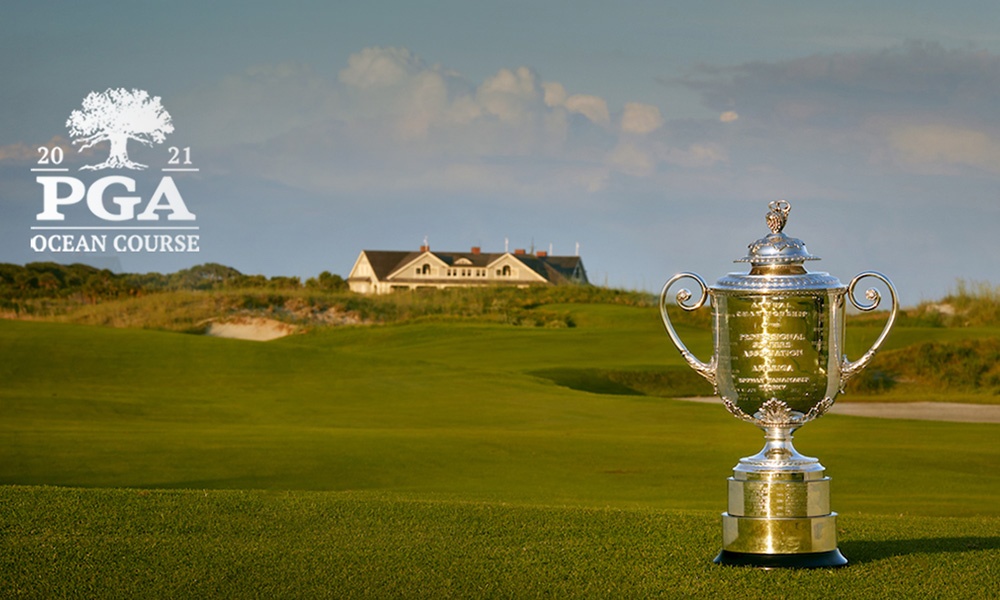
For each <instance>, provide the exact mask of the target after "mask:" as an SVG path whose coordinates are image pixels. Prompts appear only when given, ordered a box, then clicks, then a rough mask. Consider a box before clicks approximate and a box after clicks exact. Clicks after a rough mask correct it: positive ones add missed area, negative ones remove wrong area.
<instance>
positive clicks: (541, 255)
mask: <svg viewBox="0 0 1000 600" xmlns="http://www.w3.org/2000/svg"><path fill="white" fill-rule="evenodd" d="M548 255H549V253H548V252H546V251H545V250H539V251H538V252H535V256H537V257H538V258H545V257H546V256H548Z"/></svg>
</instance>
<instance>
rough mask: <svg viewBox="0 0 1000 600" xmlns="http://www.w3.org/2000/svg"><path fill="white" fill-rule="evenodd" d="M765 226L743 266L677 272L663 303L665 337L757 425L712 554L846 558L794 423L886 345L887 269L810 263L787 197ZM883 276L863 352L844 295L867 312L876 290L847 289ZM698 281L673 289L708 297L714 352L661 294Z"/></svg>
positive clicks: (773, 207)
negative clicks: (697, 348)
mask: <svg viewBox="0 0 1000 600" xmlns="http://www.w3.org/2000/svg"><path fill="white" fill-rule="evenodd" d="M769 208H770V211H769V212H768V213H767V216H766V218H767V224H768V227H769V228H770V230H771V233H770V234H768V235H767V236H765V237H763V238H761V239H759V240H757V241H756V242H753V243H752V244H750V246H749V252H748V254H747V256H745V257H744V258H742V259H739V260H738V261H737V262H747V263H750V271H749V273H730V274H728V275H726V276H725V277H722V278H721V279H719V280H718V282H716V283H715V285H712V286H708V285H706V283H705V281H704V280H703V279H702V278H701V277H700V276H698V275H697V274H695V273H678V274H677V275H674V276H673V277H672V278H670V280H669V281H667V283H666V284H665V285H664V286H663V291H662V292H661V294H660V313H661V315H662V317H663V323H664V325H665V327H666V330H667V333H668V334H669V336H670V339H671V340H672V341H673V343H674V345H676V346H677V349H678V350H680V352H681V355H682V356H683V357H684V359H685V360H686V361H687V363H688V365H690V366H691V368H693V369H694V370H695V371H697V372H698V373H699V374H700V375H702V376H703V377H705V379H707V380H708V381H710V382H711V383H712V384H713V385H714V386H715V391H716V394H717V395H718V396H719V397H720V398H721V399H722V402H723V404H724V405H725V406H726V408H727V409H729V412H731V413H732V414H733V415H734V416H736V417H737V418H739V419H741V420H743V421H746V422H748V423H753V424H754V425H757V426H758V427H760V428H761V429H762V430H763V431H764V447H763V449H761V451H760V452H758V453H757V454H755V455H753V456H748V457H745V458H742V459H740V461H739V464H737V465H736V467H735V468H734V469H733V476H732V477H730V478H729V504H728V510H727V511H726V512H725V513H723V514H722V551H721V552H720V553H719V555H718V556H717V557H716V558H715V562H716V563H719V564H725V565H752V566H758V567H767V568H774V567H838V566H843V565H846V564H847V559H846V558H844V556H843V555H842V554H841V553H840V550H838V549H837V528H836V518H837V513H835V512H832V511H831V510H830V478H829V477H827V476H826V474H825V469H824V467H823V465H821V464H820V463H819V461H818V460H817V459H815V458H810V457H807V456H803V455H801V454H799V453H798V452H797V451H796V450H795V447H794V446H793V445H792V434H793V433H794V432H795V430H796V429H798V428H799V427H802V425H804V424H806V423H808V422H809V421H812V420H813V419H817V418H819V417H820V416H822V415H823V413H825V412H826V411H827V410H829V408H830V407H831V406H832V405H833V402H834V399H835V398H836V396H837V394H838V393H840V392H841V391H843V388H844V385H845V383H846V382H847V380H848V379H850V378H851V377H852V376H853V375H855V374H857V373H858V372H859V371H861V370H862V369H863V368H864V367H865V366H866V365H867V364H868V363H869V362H870V361H871V359H872V357H873V356H874V354H875V352H876V350H878V348H879V347H880V346H881V345H882V342H883V341H884V340H885V338H886V336H887V335H888V333H889V329H890V328H891V327H892V324H893V322H894V321H895V318H896V313H897V311H898V301H897V298H896V291H895V289H894V288H893V286H892V283H891V282H890V281H889V280H888V279H887V278H886V277H885V276H884V275H882V274H880V273H877V272H874V271H867V272H864V273H861V274H859V275H858V276H856V277H855V278H854V279H852V280H851V282H850V284H849V285H847V286H844V285H843V284H841V283H840V281H838V280H837V278H836V277H832V276H830V275H829V274H827V273H820V272H809V271H807V270H806V269H805V267H804V266H803V265H804V263H805V261H809V260H818V257H816V256H813V255H811V254H809V252H808V251H807V250H806V246H805V244H804V243H803V242H802V241H801V240H798V239H795V238H792V237H788V236H787V235H785V234H784V233H783V232H782V230H783V229H784V227H785V224H786V222H787V220H788V213H789V210H790V208H791V207H790V205H789V204H788V202H785V201H783V200H780V201H777V202H772V203H771V204H770V206H769ZM866 278H874V279H878V280H880V281H881V282H882V283H883V284H884V285H885V287H887V288H888V290H889V294H890V296H891V299H892V309H891V312H890V313H889V319H888V322H887V323H886V325H885V327H884V328H883V330H882V332H881V334H880V335H879V337H878V339H876V340H875V343H874V344H873V345H872V347H871V349H869V350H868V351H867V352H866V353H865V354H864V355H863V356H862V357H861V358H859V359H858V360H856V361H853V362H852V361H849V360H847V357H846V356H844V354H843V349H844V330H845V327H844V317H845V297H846V298H847V299H848V300H849V301H850V302H851V304H852V305H854V306H855V307H856V308H858V309H859V310H862V311H871V310H874V309H875V308H876V307H878V305H879V304H880V301H881V295H880V294H879V292H878V291H877V290H876V289H869V290H868V291H867V292H866V300H867V303H861V302H859V301H858V300H856V299H855V297H854V288H855V286H856V285H857V283H858V282H859V281H861V280H863V279H866ZM684 279H688V280H693V281H694V282H695V283H696V284H697V285H698V287H699V288H700V295H699V297H698V299H697V300H696V301H695V302H691V300H692V297H693V295H692V294H691V292H690V291H688V290H687V289H681V290H679V291H678V292H677V295H676V301H677V304H678V306H680V307H681V308H682V309H684V310H686V311H693V310H697V309H698V308H701V307H702V306H703V305H704V304H705V303H706V302H709V301H710V303H711V305H712V316H713V325H712V333H713V342H714V353H713V356H712V358H711V360H710V361H709V362H708V363H704V362H702V361H700V360H698V359H697V358H696V357H695V356H694V355H693V354H692V353H691V352H690V351H688V349H687V348H686V347H685V345H684V343H683V342H682V341H681V339H680V337H679V336H678V335H677V332H676V331H675V330H674V327H673V325H672V323H671V322H670V317H669V316H668V314H667V305H668V301H667V295H668V293H669V290H670V288H671V287H672V286H673V285H674V284H675V283H676V282H678V281H680V280H684Z"/></svg>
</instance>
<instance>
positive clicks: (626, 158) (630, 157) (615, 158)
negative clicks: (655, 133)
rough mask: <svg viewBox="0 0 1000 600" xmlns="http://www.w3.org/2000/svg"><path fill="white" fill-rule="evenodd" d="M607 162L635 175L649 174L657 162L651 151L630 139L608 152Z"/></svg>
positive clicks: (615, 167)
mask: <svg viewBox="0 0 1000 600" xmlns="http://www.w3.org/2000/svg"><path fill="white" fill-rule="evenodd" d="M607 162H608V165H609V166H611V167H613V168H614V169H615V170H617V171H620V172H622V173H625V174H626V175H633V176H635V177H645V176H648V175H650V174H652V173H653V171H654V170H655V168H656V163H655V161H654V160H653V158H652V157H651V156H650V155H649V153H648V152H646V151H644V150H642V149H640V148H639V147H638V146H636V145H635V144H634V143H633V142H629V141H622V142H621V143H620V144H618V145H617V146H615V148H614V149H613V150H612V151H611V152H610V153H609V154H608V160H607Z"/></svg>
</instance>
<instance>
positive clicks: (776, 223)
mask: <svg viewBox="0 0 1000 600" xmlns="http://www.w3.org/2000/svg"><path fill="white" fill-rule="evenodd" d="M767 207H768V208H769V209H770V211H769V212H768V213H767V226H768V227H770V228H771V233H781V230H782V229H784V228H785V223H787V222H788V211H790V210H792V205H791V204H789V203H788V201H787V200H775V201H774V202H771V203H770V204H768V205H767Z"/></svg>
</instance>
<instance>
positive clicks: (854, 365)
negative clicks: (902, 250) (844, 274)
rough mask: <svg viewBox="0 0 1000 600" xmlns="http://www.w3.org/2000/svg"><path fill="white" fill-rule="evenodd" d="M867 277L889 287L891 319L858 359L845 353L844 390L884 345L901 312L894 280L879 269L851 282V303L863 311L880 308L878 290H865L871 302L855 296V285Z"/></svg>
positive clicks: (842, 377)
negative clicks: (862, 300)
mask: <svg viewBox="0 0 1000 600" xmlns="http://www.w3.org/2000/svg"><path fill="white" fill-rule="evenodd" d="M866 277H874V278H875V279H878V280H879V281H881V282H882V283H884V284H885V285H886V287H887V288H888V289H889V296H890V297H891V298H892V310H891V311H890V312H889V320H888V321H886V323H885V327H884V328H883V329H882V333H881V334H880V335H879V336H878V339H877V340H875V343H874V344H872V347H871V348H869V349H868V352H865V353H864V355H862V356H861V358H859V359H858V360H856V361H854V362H851V361H849V360H847V356H846V355H844V359H843V363H842V364H841V367H840V388H841V390H843V388H844V384H845V383H847V380H848V379H850V378H851V377H853V376H855V375H857V374H858V372H859V371H861V370H862V369H864V368H865V367H866V366H868V363H869V362H871V360H872V358H873V357H874V356H875V352H877V351H878V349H879V347H880V346H882V342H884V341H885V338H886V336H888V335H889V330H890V329H892V324H893V323H894V322H895V321H896V313H897V312H899V299H898V298H897V297H896V288H894V287H893V285H892V282H891V281H889V278H888V277H886V276H885V275H883V274H881V273H879V272H877V271H865V272H864V273H859V274H858V275H857V276H856V277H855V278H854V279H852V280H851V283H850V284H849V285H848V286H847V297H848V299H850V301H851V304H853V305H854V308H857V309H858V310H861V311H865V312H867V311H870V310H875V309H876V308H878V305H879V303H880V302H881V301H882V295H881V294H879V293H878V290H876V289H875V288H871V289H869V290H867V291H866V292H865V298H866V299H867V300H869V301H870V302H871V304H862V303H860V302H858V301H857V299H856V298H855V297H854V286H856V285H857V283H858V282H859V281H861V280H862V279H864V278H866Z"/></svg>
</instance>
